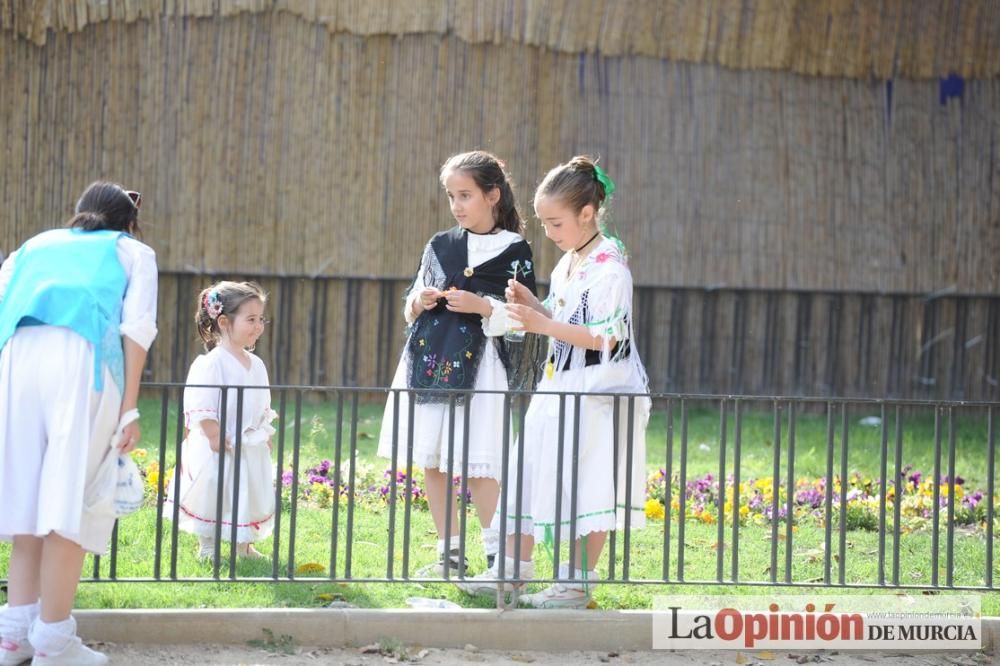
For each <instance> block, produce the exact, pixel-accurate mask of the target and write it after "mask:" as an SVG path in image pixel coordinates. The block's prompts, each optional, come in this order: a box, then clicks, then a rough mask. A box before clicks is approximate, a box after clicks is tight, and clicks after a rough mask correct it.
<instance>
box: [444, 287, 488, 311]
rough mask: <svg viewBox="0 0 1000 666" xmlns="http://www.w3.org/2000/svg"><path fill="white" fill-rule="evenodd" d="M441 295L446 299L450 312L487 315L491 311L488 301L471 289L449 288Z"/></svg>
mask: <svg viewBox="0 0 1000 666" xmlns="http://www.w3.org/2000/svg"><path fill="white" fill-rule="evenodd" d="M443 295H444V297H445V299H446V300H447V301H448V305H447V307H448V309H449V310H451V311H452V312H463V313H466V314H477V315H482V316H483V317H489V316H490V314H492V312H493V306H491V305H490V303H489V301H487V300H486V299H485V298H483V297H482V296H478V295H476V294H473V293H472V292H471V291H464V290H462V289H449V290H448V291H446V292H444V294H443Z"/></svg>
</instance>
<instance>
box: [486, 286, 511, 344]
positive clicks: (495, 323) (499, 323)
mask: <svg viewBox="0 0 1000 666" xmlns="http://www.w3.org/2000/svg"><path fill="white" fill-rule="evenodd" d="M483 298H485V299H486V300H487V301H489V304H490V305H491V306H493V312H492V313H491V314H490V316H489V317H483V333H485V334H486V335H487V336H489V337H497V336H498V335H503V334H504V333H505V332H506V331H507V305H506V304H505V303H504V302H503V301H498V300H497V299H495V298H493V297H492V296H484V297H483Z"/></svg>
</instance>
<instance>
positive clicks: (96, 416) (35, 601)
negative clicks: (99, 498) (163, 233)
mask: <svg viewBox="0 0 1000 666" xmlns="http://www.w3.org/2000/svg"><path fill="white" fill-rule="evenodd" d="M141 204H142V197H141V195H140V194H139V193H138V192H134V191H130V190H125V189H123V188H122V187H121V186H119V185H116V184H114V183H108V182H96V183H93V184H91V185H90V186H89V187H88V188H87V189H86V190H85V191H84V193H83V195H82V196H81V197H80V200H79V201H78V202H77V204H76V215H75V216H74V217H73V218H72V219H71V220H70V222H69V224H67V227H69V228H67V229H53V230H50V231H45V232H42V233H40V234H38V235H37V236H35V237H33V238H30V239H28V240H27V241H26V242H25V244H24V245H23V246H21V248H20V249H19V250H17V251H16V252H14V253H12V254H11V255H10V256H9V257H8V258H7V261H5V262H4V264H3V268H0V348H2V351H0V539H3V540H13V542H14V548H13V551H12V553H11V558H10V567H9V570H8V573H7V578H8V579H9V582H8V589H7V595H8V596H7V603H8V605H7V606H5V607H3V608H2V609H0V664H3V665H7V664H20V663H22V662H25V661H27V660H29V659H31V658H32V655H34V662H33V663H35V664H77V665H86V664H106V663H107V661H108V660H107V657H106V656H105V655H103V654H101V653H99V652H95V651H94V650H91V649H90V648H88V647H87V646H85V645H83V643H82V642H81V641H80V639H79V638H78V637H77V635H76V623H75V621H74V619H73V617H72V616H71V615H70V611H71V610H72V608H73V599H74V596H75V594H76V588H77V583H78V581H79V578H80V570H81V568H82V566H83V560H84V556H85V554H86V552H91V553H95V554H103V553H104V552H105V550H106V548H107V545H108V540H109V538H110V536H111V532H112V529H113V527H114V523H115V517H114V516H113V515H109V514H107V513H103V512H99V511H97V510H94V508H93V507H91V506H88V505H87V503H86V501H85V497H86V493H85V489H86V488H87V487H88V485H90V483H91V482H92V481H94V479H95V478H96V477H97V473H98V471H99V470H100V469H101V463H102V462H103V461H104V460H105V459H106V457H107V456H109V455H114V456H117V455H118V454H119V453H128V452H129V451H131V450H132V449H134V448H135V446H136V443H137V442H138V441H139V434H140V433H139V420H138V419H139V412H138V410H137V409H136V407H137V404H138V398H139V382H140V379H141V378H142V367H143V365H144V363H145V359H146V350H147V349H149V346H150V344H151V343H152V342H153V339H154V338H155V337H156V284H157V271H156V255H155V253H154V252H153V249H152V248H150V247H149V246H147V245H145V244H143V243H142V242H140V241H139V240H138V239H137V238H136V237H135V236H137V235H139V207H140V205H141ZM113 445H114V446H117V447H118V450H116V451H112V450H111V447H112V446H113Z"/></svg>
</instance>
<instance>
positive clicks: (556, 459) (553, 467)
mask: <svg viewBox="0 0 1000 666" xmlns="http://www.w3.org/2000/svg"><path fill="white" fill-rule="evenodd" d="M593 372H602V373H605V374H606V373H607V372H608V368H602V367H600V366H592V367H589V368H583V369H580V370H568V371H565V372H560V373H557V374H556V375H555V378H554V379H553V380H543V381H542V382H541V383H539V385H538V391H579V390H580V388H579V387H583V386H587V385H589V384H591V383H592V381H591V380H590V378H585V377H583V375H584V374H586V373H593ZM579 400H580V410H579V413H580V438H579V441H578V442H577V443H576V447H577V455H578V460H579V463H578V465H577V466H576V470H575V474H574V468H573V457H574V434H575V427H574V426H575V418H576V416H575V412H576V401H577V397H576V396H566V397H565V398H564V401H565V402H564V405H565V407H564V409H565V413H564V416H565V425H564V430H563V450H562V457H561V459H560V456H559V453H560V452H559V396H558V395H535V396H534V397H533V398H532V399H531V405H530V406H529V407H528V412H527V414H526V416H525V425H524V447H523V448H522V447H520V446H515V447H514V448H513V449H512V450H511V455H510V467H509V469H510V471H509V476H508V477H507V478H508V485H507V492H506V495H507V502H506V504H507V534H514V533H515V532H516V531H517V522H516V519H517V516H518V515H520V517H521V524H520V533H521V534H525V535H534V537H535V539H537V540H540V541H546V542H550V543H551V541H552V540H553V539H554V538H555V531H556V529H560V530H561V532H560V540H561V541H562V542H563V543H566V542H567V541H568V539H569V538H570V531H571V529H570V528H571V525H572V524H573V523H575V525H576V529H575V535H576V537H577V538H579V537H581V536H584V535H586V534H589V533H591V532H606V531H610V530H614V529H622V528H624V527H625V517H626V511H631V517H630V518H629V527H630V528H635V529H638V528H641V527H644V526H645V524H646V514H645V494H646V425H647V423H648V421H649V411H650V406H651V403H650V400H649V398H648V397H646V396H641V397H636V398H633V399H632V400H633V405H634V406H633V413H632V429H631V436H630V434H629V428H628V422H629V398H627V397H611V396H608V395H604V396H598V395H584V396H581V397H580V398H579ZM615 400H618V401H619V406H618V442H617V447H616V445H615V436H614V434H615V425H614V422H615V418H614V402H615ZM630 449H631V454H630V452H629V451H630ZM522 451H523V457H524V463H523V468H522V469H523V474H522V476H521V481H520V484H521V485H520V489H521V490H520V494H521V506H520V513H518V506H517V497H518V466H519V465H518V456H519V454H520V453H521V452H522ZM616 453H617V456H616ZM560 467H561V468H562V479H561V485H560V484H559V483H557V480H558V479H559V476H558V475H559V469H560ZM616 473H617V479H616ZM574 475H575V481H576V507H575V509H576V510H575V511H573V501H574V498H573V482H574ZM629 484H631V487H628V485H629ZM627 491H630V492H627ZM557 498H559V501H560V507H559V508H560V511H559V514H558V515H557V514H556V501H557ZM498 512H499V510H498Z"/></svg>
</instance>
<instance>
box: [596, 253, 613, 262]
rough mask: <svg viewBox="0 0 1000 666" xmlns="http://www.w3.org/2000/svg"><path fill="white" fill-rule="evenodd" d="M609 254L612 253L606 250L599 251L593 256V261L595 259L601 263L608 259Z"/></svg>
mask: <svg viewBox="0 0 1000 666" xmlns="http://www.w3.org/2000/svg"><path fill="white" fill-rule="evenodd" d="M611 256H612V255H611V253H610V252H607V251H605V252H599V253H598V254H597V256H596V257H594V261H596V262H597V263H599V264H603V263H604V262H605V261H607V260H608V259H610V258H611Z"/></svg>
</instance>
